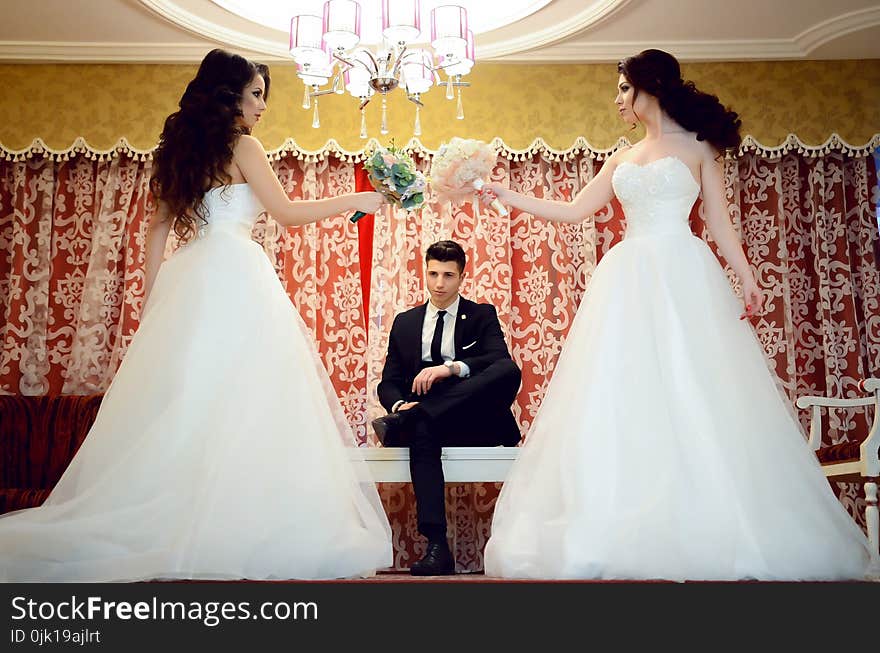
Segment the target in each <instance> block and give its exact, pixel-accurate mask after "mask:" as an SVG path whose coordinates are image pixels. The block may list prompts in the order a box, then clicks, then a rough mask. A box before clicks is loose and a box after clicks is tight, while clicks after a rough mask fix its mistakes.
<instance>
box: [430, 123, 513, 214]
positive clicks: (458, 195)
mask: <svg viewBox="0 0 880 653" xmlns="http://www.w3.org/2000/svg"><path fill="white" fill-rule="evenodd" d="M497 160H498V157H497V155H496V154H495V150H493V149H492V148H491V147H490V146H489V145H488V144H487V143H484V142H483V141H478V140H474V139H468V138H459V137H458V136H455V137H453V138H452V140H450V141H449V142H448V143H444V144H443V145H441V146H440V149H439V150H437V153H436V154H435V155H434V158H433V159H432V160H431V171H430V173H429V175H428V177H429V179H430V183H431V188H432V189H433V190H434V191H435V192H436V193H437V196H438V197H439V198H440V199H441V200H447V199H449V200H458V199H462V198H463V197H466V196H467V195H472V194H473V193H475V192H479V191H480V189H482V188H483V186H484V184H485V183H486V180H487V179H488V178H489V175H490V174H491V173H492V168H494V167H495V162H496V161H497ZM492 208H493V209H495V211H496V212H497V213H498V214H499V215H508V213H509V212H508V210H507V208H506V207H505V206H504V205H503V204H502V203H501V202H499V201H498V200H497V199H496V200H494V201H493V202H492Z"/></svg>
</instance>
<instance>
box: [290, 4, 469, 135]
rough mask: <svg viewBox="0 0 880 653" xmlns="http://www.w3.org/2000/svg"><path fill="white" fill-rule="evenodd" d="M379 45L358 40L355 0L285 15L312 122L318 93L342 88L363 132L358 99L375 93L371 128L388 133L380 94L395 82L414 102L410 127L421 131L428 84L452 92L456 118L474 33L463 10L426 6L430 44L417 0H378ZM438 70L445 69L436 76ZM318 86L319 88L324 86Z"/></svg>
mask: <svg viewBox="0 0 880 653" xmlns="http://www.w3.org/2000/svg"><path fill="white" fill-rule="evenodd" d="M381 5H382V6H381V35H382V39H381V44H380V45H379V46H377V47H376V48H375V49H369V48H367V47H364V46H362V45H360V44H361V3H359V2H355V1H354V0H328V1H327V2H325V3H324V11H323V16H317V15H311V14H300V15H297V16H294V17H293V18H291V20H290V54H291V56H292V57H293V58H294V60H295V61H296V63H297V75H298V77H299V78H300V79H302V81H303V83H304V85H305V89H304V92H303V108H304V109H310V108H311V109H312V111H313V114H312V127H314V128H316V129H317V128H318V127H320V126H321V119H320V116H319V114H318V98H319V97H321V96H324V95H330V94H339V95H342V94H344V93H345V92H346V91H348V93H350V94H351V95H352V96H354V97H355V98H357V99H358V100H359V101H360V105H359V110H360V113H361V130H360V137H361V138H367V119H366V106H367V104H369V102H370V100H372V99H373V97H374V96H375V95H376V94H377V93H378V94H379V95H380V96H381V97H382V119H381V122H380V127H379V131H380V132H381V133H382V134H387V133H388V107H387V100H386V96H387V95H388V93H390V92H391V91H393V90H395V89H402V90H403V91H404V92H405V93H406V97H407V99H408V100H410V101H411V102H412V103H413V104H415V107H416V108H415V122H414V124H413V134H414V135H415V136H420V135H421V133H422V127H421V121H420V114H419V111H420V109H421V108H422V107H423V106H424V105H423V103H422V101H421V96H422V95H424V94H425V93H427V92H428V91H429V90H430V89H431V87H432V86H435V85H442V86H445V88H446V98H447V99H449V100H453V99H455V97H456V93H455V91H456V90H457V95H458V107H457V113H456V117H457V118H458V119H459V120H463V119H464V107H463V105H462V100H461V89H462V87H464V86H469V85H470V84H469V82H465V81H462V78H463V77H464V76H465V75H467V74H468V73H470V71H471V68H473V65H474V61H475V59H474V35H473V32H472V31H471V30H470V29H468V20H467V10H466V9H465V8H464V7H460V6H458V5H440V6H436V7H434V8H433V9H431V13H430V23H431V25H430V37H431V39H430V47H428V45H427V43H424V41H425V40H426V39H424V38H423V37H422V25H421V8H420V2H419V0H382V2H381ZM440 73H443V74H445V76H446V79H445V80H442V79H441V77H440ZM325 86H326V88H323V87H325Z"/></svg>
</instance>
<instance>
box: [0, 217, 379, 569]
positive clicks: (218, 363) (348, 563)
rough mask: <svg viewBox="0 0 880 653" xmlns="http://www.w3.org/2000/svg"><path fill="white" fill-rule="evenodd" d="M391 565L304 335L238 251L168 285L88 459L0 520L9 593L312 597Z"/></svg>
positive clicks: (96, 430) (274, 288) (207, 246)
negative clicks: (218, 588) (94, 588)
mask: <svg viewBox="0 0 880 653" xmlns="http://www.w3.org/2000/svg"><path fill="white" fill-rule="evenodd" d="M391 563H392V551H391V534H390V527H389V525H388V520H387V518H386V516H385V512H384V510H383V508H382V504H381V502H380V500H379V496H378V493H377V491H376V488H375V485H374V483H373V482H372V480H371V479H370V477H369V472H368V470H367V469H366V465H365V463H364V462H363V460H362V458H361V457H360V456H359V455H358V449H357V448H356V447H355V446H354V440H353V436H352V433H351V429H350V427H349V426H348V424H347V422H346V420H345V417H344V415H343V411H342V408H341V406H340V404H339V401H338V399H337V397H336V395H335V393H334V391H333V389H332V387H331V384H330V381H329V378H328V377H327V373H326V371H325V370H324V368H323V367H322V365H321V362H320V359H319V358H318V356H317V353H316V351H315V348H314V346H313V344H312V341H311V335H310V334H309V333H308V332H307V330H306V327H305V325H304V323H303V322H302V319H301V318H300V316H299V314H298V313H297V312H296V310H295V309H294V307H293V305H292V304H291V302H290V299H289V298H288V296H287V295H286V293H285V291H284V289H283V287H282V286H281V284H280V282H279V280H278V278H277V276H276V274H275V271H274V270H273V268H272V266H271V264H270V263H269V260H268V258H267V257H266V256H265V254H264V253H263V251H262V250H261V249H260V247H259V246H258V245H257V244H256V243H254V242H252V241H251V240H250V239H249V238H248V237H247V236H246V235H245V234H242V233H227V232H225V231H223V230H214V231H211V232H209V235H207V236H206V237H204V238H200V239H197V240H195V241H193V242H192V243H190V244H189V245H186V246H185V247H183V248H181V249H180V250H179V251H178V252H177V253H175V255H174V256H172V257H171V258H170V259H169V260H168V261H166V262H165V263H164V264H163V266H162V267H161V268H160V273H159V275H158V277H157V280H156V284H155V287H154V290H153V293H152V295H151V297H150V301H149V304H148V306H147V307H146V310H145V314H144V316H143V320H142V322H141V325H140V328H139V330H138V332H137V334H136V336H135V338H134V339H133V341H132V343H131V346H130V348H129V350H128V352H127V354H126V356H125V359H124V360H123V363H122V365H121V366H120V368H119V370H118V372H117V374H116V376H115V378H114V379H113V382H112V384H111V385H110V387H109V389H108V390H107V392H106V395H105V397H104V400H103V403H102V405H101V409H100V412H99V413H98V416H97V419H96V421H95V423H94V425H93V427H92V429H91V431H90V432H89V434H88V436H87V438H86V440H85V442H84V443H83V445H82V447H81V448H80V450H79V451H78V453H77V454H76V456H75V458H74V460H73V461H72V463H71V465H70V467H69V468H68V469H67V471H66V472H65V473H64V475H63V477H62V478H61V480H60V482H59V483H58V484H57V486H56V487H55V489H54V490H53V492H52V493H51V495H50V496H49V498H48V500H47V501H46V502H45V504H44V505H43V506H41V507H38V508H32V509H27V510H21V511H17V512H15V513H10V514H9V515H5V516H3V517H2V518H0V579H2V580H5V581H25V582H28V581H130V580H140V579H163V578H165V579H172V578H217V579H236V578H249V579H286V578H299V579H312V578H337V577H348V576H365V575H370V574H372V573H374V571H375V570H376V569H378V568H384V567H388V566H389V565H391Z"/></svg>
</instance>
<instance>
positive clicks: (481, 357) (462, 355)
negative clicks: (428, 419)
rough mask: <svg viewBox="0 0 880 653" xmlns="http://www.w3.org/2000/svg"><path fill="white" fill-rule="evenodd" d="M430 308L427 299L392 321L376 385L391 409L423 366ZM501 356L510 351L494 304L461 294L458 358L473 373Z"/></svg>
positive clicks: (406, 397)
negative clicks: (426, 327)
mask: <svg viewBox="0 0 880 653" xmlns="http://www.w3.org/2000/svg"><path fill="white" fill-rule="evenodd" d="M427 310H428V304H427V302H426V303H424V304H422V305H421V306H416V307H415V308H411V309H410V310H408V311H404V312H403V313H399V314H398V315H397V316H396V317H395V318H394V323H393V324H392V325H391V334H390V336H389V338H388V354H387V356H386V357H385V367H384V368H383V369H382V381H381V382H380V383H379V387H378V388H377V391H378V394H379V401H380V402H381V403H382V406H384V407H385V410H387V411H388V412H391V408H392V407H393V406H394V404H395V403H396V402H397V401H399V400H401V399H403V400H409V397H410V393H411V391H412V383H413V380H414V379H415V377H416V375H417V374H418V373H419V372H420V371H421V369H422V324H423V322H424V321H425V312H426V311H427ZM501 358H510V352H509V351H508V349H507V343H506V342H504V335H503V334H502V332H501V324H500V323H499V322H498V314H497V313H496V311H495V307H494V306H492V304H477V303H475V302H472V301H469V300H467V299H465V298H464V297H461V298H460V300H459V303H458V315H457V316H456V320H455V360H457V361H460V362H462V363H464V364H465V365H467V366H468V367H469V368H470V371H471V376H474V375H476V374H479V373H480V372H481V371H482V370H484V369H486V368H487V367H488V366H489V365H491V364H492V363H494V362H495V361H497V360H499V359H501Z"/></svg>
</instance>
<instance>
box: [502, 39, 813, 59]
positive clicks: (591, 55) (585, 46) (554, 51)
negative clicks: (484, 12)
mask: <svg viewBox="0 0 880 653" xmlns="http://www.w3.org/2000/svg"><path fill="white" fill-rule="evenodd" d="M645 47H647V44H646V43H645V42H644V41H615V42H607V43H596V42H583V41H582V42H579V43H561V44H559V45H555V46H553V47H550V48H546V49H543V50H534V51H531V52H520V53H517V54H513V55H508V56H506V57H504V59H503V61H505V62H512V63H514V62H515V63H539V62H548V63H549V62H555V63H571V62H576V61H579V62H596V63H604V62H609V61H620V60H621V59H623V58H624V57H629V56H631V55H633V54H635V53H637V52H640V51H642V50H644V49H645ZM650 47H652V48H659V49H660V50H665V51H666V52H671V53H672V54H674V55H675V56H676V58H678V59H680V60H681V61H750V60H763V61H766V60H780V59H800V58H802V57H803V56H804V53H803V51H802V50H801V49H800V48H799V47H797V46H795V45H793V44H792V43H791V42H790V41H771V40H762V41H726V42H725V41H659V42H657V41H652V42H651V44H650Z"/></svg>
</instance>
